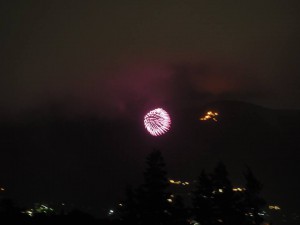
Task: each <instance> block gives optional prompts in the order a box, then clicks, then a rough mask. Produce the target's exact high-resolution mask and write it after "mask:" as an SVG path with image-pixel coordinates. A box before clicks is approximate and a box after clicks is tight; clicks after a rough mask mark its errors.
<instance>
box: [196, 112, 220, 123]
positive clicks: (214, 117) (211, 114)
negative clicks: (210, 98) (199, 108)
mask: <svg viewBox="0 0 300 225" xmlns="http://www.w3.org/2000/svg"><path fill="white" fill-rule="evenodd" d="M218 116H219V113H217V112H213V111H208V112H207V113H206V114H205V116H203V117H200V120H202V121H206V120H213V121H215V122H217V121H218V120H217V117H218Z"/></svg>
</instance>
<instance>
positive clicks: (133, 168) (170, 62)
mask: <svg viewBox="0 0 300 225" xmlns="http://www.w3.org/2000/svg"><path fill="white" fill-rule="evenodd" d="M299 10H300V4H299V1H296V0H295V1H294V0H286V1H281V0H280V1H279V0H272V1H269V0H265V1H261V0H252V1H238V2H237V1H189V0H188V1H182V0H181V1H177V0H163V1H150V0H143V1H137V0H131V1H124V0H115V1H75V0H74V1H40V2H38V1H6V2H1V3H0V31H1V35H0V47H1V48H0V49H1V50H0V58H1V60H0V74H1V75H0V91H1V94H0V103H1V104H0V116H1V117H0V121H1V131H0V132H1V136H2V137H1V148H0V149H1V153H0V154H1V157H0V164H1V165H0V169H1V171H0V184H1V185H4V186H6V187H7V189H8V190H9V191H10V194H11V195H12V196H13V197H14V198H15V199H16V200H19V201H20V202H22V203H24V204H27V203H31V202H37V201H62V202H63V201H65V202H70V203H72V204H75V205H80V206H82V205H84V206H85V207H88V208H91V211H93V213H95V212H96V213H97V212H100V211H101V212H100V213H103V212H106V210H107V209H108V208H109V207H112V206H113V205H114V204H116V203H117V201H118V200H119V199H120V198H121V197H122V193H123V190H124V188H125V187H126V185H127V184H134V185H135V184H138V183H139V182H140V181H141V179H142V171H143V168H144V158H145V156H146V155H147V154H148V153H149V152H150V151H151V150H152V149H153V148H158V149H160V150H161V151H162V152H163V155H164V156H165V158H166V162H167V165H168V171H169V175H170V176H174V177H178V178H186V179H189V180H192V179H194V178H196V176H197V175H198V174H199V173H200V170H201V169H202V168H207V169H211V168H213V166H214V165H215V163H216V162H217V161H218V160H223V161H225V163H226V164H227V165H228V169H229V171H230V173H231V174H232V177H233V178H234V180H235V181H236V182H237V183H239V181H240V177H239V176H240V174H241V172H242V170H243V169H244V168H245V165H249V166H250V167H251V168H253V170H254V172H255V173H256V174H257V176H258V177H259V178H260V179H261V181H262V183H264V184H265V193H264V194H265V195H266V196H267V197H268V198H269V199H271V200H272V201H274V202H275V203H278V204H283V205H284V206H285V207H286V208H291V210H296V209H297V205H298V204H300V202H299V200H297V199H298V198H295V196H294V194H296V193H297V190H299V188H300V184H299V181H298V180H297V179H298V178H297V176H298V174H299V172H300V168H299V166H298V165H297V162H298V159H299V157H300V155H299V153H298V152H297V150H299V147H300V144H299V142H297V141H296V140H298V137H299V135H298V134H297V131H296V130H297V126H298V125H299V124H300V123H299V121H298V122H297V123H296V125H295V124H294V125H293V123H289V122H287V123H285V122H282V121H281V122H280V123H277V122H274V121H273V120H272V122H270V121H267V122H266V123H267V124H268V125H265V124H263V125H262V123H264V122H265V120H267V119H266V118H269V117H268V116H266V115H267V114H268V113H269V114H272V116H273V117H274V118H275V117H276V118H277V116H278V115H279V114H280V116H279V117H280V118H283V117H284V118H285V117H286V116H283V114H282V112H283V111H284V110H287V109H292V110H293V111H284V112H285V113H287V114H288V116H291V117H293V120H297V116H295V115H298V114H299V111H297V110H299V109H300V76H299V75H300V67H299V60H300V56H299V52H300V44H299V43H300V42H299V40H300V15H299ZM223 100H230V101H238V102H235V103H232V102H222V101H223ZM211 102H219V103H215V104H216V105H215V107H216V108H217V109H218V110H222V109H224V111H220V114H221V115H222V113H223V114H226V113H227V114H228V115H230V114H231V113H232V112H235V111H234V110H233V108H234V109H237V110H241V111H240V112H241V115H244V114H245V115H247V113H245V112H248V114H249V113H250V112H251V113H253V112H254V113H257V114H259V116H260V119H261V121H260V122H262V123H260V122H259V123H257V124H255V123H249V122H248V123H247V126H248V125H249V126H248V127H249V129H248V130H247V126H244V127H243V126H242V128H241V127H238V126H237V125H235V126H237V127H234V129H235V128H237V129H238V130H239V129H240V131H241V132H242V131H245V133H246V134H245V135H244V136H243V137H244V138H246V139H245V140H248V141H246V142H242V140H243V139H240V140H239V141H238V142H239V143H236V142H235V141H234V138H233V137H234V135H239V134H238V133H239V132H236V133H235V132H233V130H234V129H232V127H231V126H230V125H228V124H230V123H231V122H230V121H231V120H230V119H228V117H227V118H226V120H225V119H224V120H225V121H226V123H225V122H224V123H220V124H218V126H220V127H219V128H218V129H219V130H217V131H214V130H213V129H211V128H209V132H207V130H206V128H204V127H203V125H202V124H201V122H200V121H199V120H198V119H199V116H200V115H201V113H203V112H202V111H201V110H204V109H205V106H207V105H209V104H211ZM242 102H248V103H251V104H248V103H242ZM252 104H255V105H252ZM256 105H260V106H262V108H261V107H259V106H256ZM155 107H163V108H164V109H166V110H167V111H168V112H169V113H170V115H171V117H172V128H171V130H170V132H168V133H167V134H166V135H164V136H162V137H158V138H154V137H151V136H150V135H149V134H148V133H147V132H146V131H145V129H144V127H143V126H144V125H143V116H144V115H145V113H146V112H147V111H148V110H151V109H153V108H155ZM231 107H233V108H231ZM269 109H273V110H269ZM274 109H279V110H281V111H280V113H279V111H277V110H274ZM251 110H252V111H251ZM268 110H269V111H268ZM251 113H250V114H251ZM261 115H263V116H262V117H261ZM284 115H286V114H284ZM299 115H300V114H299ZM273 117H272V118H273ZM279 117H278V118H279ZM245 118H246V120H247V119H249V120H250V121H251V119H253V118H252V117H251V118H248V117H247V116H246V117H245ZM243 119H244V118H243V117H241V118H239V119H238V120H236V119H235V118H234V117H233V120H234V121H238V122H236V123H238V124H239V123H241V121H243ZM269 119H270V118H269ZM275 120H276V121H277V119H275ZM255 121H256V120H255ZM270 124H271V125H270ZM274 124H276V125H274ZM282 124H288V125H287V126H286V127H285V128H284V129H283V128H282V130H281V125H282ZM269 125H270V126H269ZM212 126H214V125H212ZM272 126H274V127H276V129H273V128H270V127H272ZM226 129H228V130H226ZM255 129H260V131H257V130H255ZM274 130H275V131H274ZM227 131H228V132H227ZM250 131H251V132H250ZM210 132H211V133H210ZM215 132H217V134H218V135H219V136H218V135H217V136H216V138H217V139H216V141H214V138H213V137H214V135H215V134H216V133H215ZM220 132H221V134H222V135H221V134H220ZM257 132H258V134H259V135H257ZM273 132H275V133H273ZM223 134H226V135H227V136H226V135H225V136H224V135H223ZM205 135H207V137H206V136H205ZM258 136H259V137H258ZM262 136H265V137H266V138H261V137H262ZM225 137H226V138H225ZM239 137H240V136H239ZM274 137H275V139H276V137H279V139H278V140H276V141H274ZM230 138H232V139H230ZM289 138H290V139H289ZM226 140H230V141H228V142H226ZM249 140H252V141H249ZM233 143H234V144H233ZM231 145H234V147H232V148H231V147H230V146H231ZM241 146H243V148H244V149H240V147H241ZM257 146H260V147H258V148H256V147H257ZM238 149H239V150H238ZM274 174H277V175H278V176H277V177H276V176H274ZM276 201H277V202H276Z"/></svg>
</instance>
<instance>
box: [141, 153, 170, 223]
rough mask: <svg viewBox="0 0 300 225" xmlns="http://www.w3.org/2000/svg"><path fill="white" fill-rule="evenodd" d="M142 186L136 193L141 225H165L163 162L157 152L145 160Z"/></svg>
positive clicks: (164, 175)
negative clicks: (145, 165)
mask: <svg viewBox="0 0 300 225" xmlns="http://www.w3.org/2000/svg"><path fill="white" fill-rule="evenodd" d="M146 164H147V167H146V170H145V172H144V184H143V185H142V186H141V188H140V189H139V191H138V204H139V211H140V215H141V222H142V224H166V223H167V220H168V217H169V215H168V208H169V207H168V206H169V205H168V202H167V198H168V196H169V194H168V193H167V188H168V186H169V183H168V179H167V177H166V175H167V172H166V170H165V162H164V159H163V157H162V154H161V152H160V151H158V150H154V151H153V152H151V153H150V154H149V155H148V157H147V158H146Z"/></svg>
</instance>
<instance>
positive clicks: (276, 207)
mask: <svg viewBox="0 0 300 225" xmlns="http://www.w3.org/2000/svg"><path fill="white" fill-rule="evenodd" d="M269 209H273V210H280V209H281V208H280V207H279V206H278V205H269Z"/></svg>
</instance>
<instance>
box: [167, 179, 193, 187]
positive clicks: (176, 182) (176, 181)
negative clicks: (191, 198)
mask: <svg viewBox="0 0 300 225" xmlns="http://www.w3.org/2000/svg"><path fill="white" fill-rule="evenodd" d="M169 182H170V183H171V184H177V185H183V186H185V185H189V184H190V183H189V182H187V181H180V180H172V179H170V180H169Z"/></svg>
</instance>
